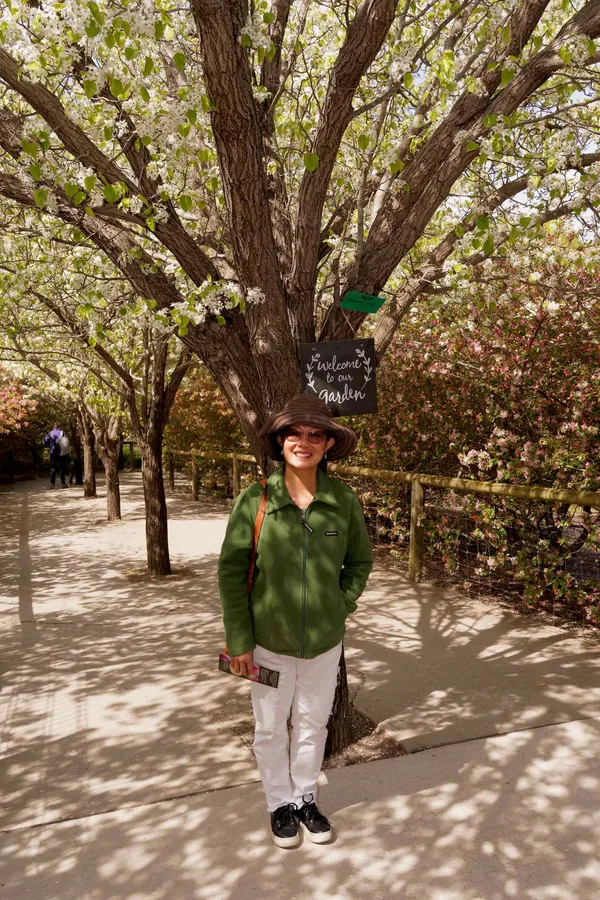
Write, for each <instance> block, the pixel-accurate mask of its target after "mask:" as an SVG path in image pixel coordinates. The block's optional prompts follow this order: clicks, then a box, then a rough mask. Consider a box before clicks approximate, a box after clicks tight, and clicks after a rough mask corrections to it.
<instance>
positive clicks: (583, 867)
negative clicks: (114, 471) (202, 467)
mask: <svg viewBox="0 0 600 900" xmlns="http://www.w3.org/2000/svg"><path fill="white" fill-rule="evenodd" d="M15 488H16V489H12V487H11V489H10V490H7V491H0V497H1V500H2V503H3V505H4V510H5V512H4V515H3V520H2V521H0V531H2V533H3V536H5V537H6V540H4V541H3V543H2V567H1V569H0V627H1V629H2V630H1V632H0V634H1V639H2V655H1V659H0V672H1V674H2V682H1V690H0V712H1V719H0V721H1V728H0V748H1V751H2V758H1V759H0V784H1V791H2V813H1V815H2V826H1V828H2V829H3V833H2V834H0V858H1V860H2V863H1V865H2V872H3V876H2V879H1V881H2V884H3V885H4V886H5V888H6V890H7V895H11V894H12V893H15V895H16V894H17V892H21V893H20V894H19V896H20V895H22V896H32V897H43V898H44V900H82V898H85V900H117V898H118V900H122V898H127V900H149V898H150V900H152V898H156V900H163V898H164V897H166V896H172V897H173V898H174V900H187V898H194V900H214V898H218V900H237V898H240V897H241V898H246V897H256V898H259V897H260V898H264V897H265V896H273V897H275V898H279V897H288V896H289V897H308V898H312V897H318V898H321V897H322V898H327V900H337V898H339V900H364V898H365V897H377V898H379V900H400V898H401V900H413V898H414V900H417V898H418V900H423V898H426V900H508V898H516V900H573V898H575V897H577V900H596V897H597V896H598V893H599V892H600V864H599V863H598V862H597V846H598V840H599V839H600V816H599V815H598V812H597V810H598V809H599V808H600V802H599V801H600V774H599V772H598V765H597V746H598V741H599V738H600V720H599V719H598V718H594V717H599V716H600V694H599V689H598V685H599V684H600V677H599V675H600V671H599V668H600V663H599V662H598V653H597V643H596V642H595V641H593V640H591V639H587V638H581V637H576V636H575V635H573V634H572V633H571V632H568V631H566V630H560V629H558V628H552V627H550V626H540V625H537V624H533V623H531V622H529V621H524V620H523V619H520V618H518V617H517V616H515V615H513V614H509V613H505V612H503V611H501V610H498V609H495V608H493V607H491V606H489V605H484V604H482V603H478V602H477V601H473V600H466V599H465V598H462V597H460V596H458V595H455V594H451V593H445V592H443V591H441V590H439V589H438V588H434V587H432V586H429V585H413V584H410V583H409V582H407V581H406V580H405V579H404V578H402V577H401V576H399V575H397V574H396V573H390V572H386V571H376V572H375V573H374V574H373V577H372V579H371V581H370V583H369V587H368V589H367V592H366V593H365V595H364V596H363V598H361V601H360V603H359V609H358V612H357V613H356V615H355V616H352V617H351V618H350V620H349V633H348V636H347V641H346V653H347V664H348V667H349V681H350V688H351V693H352V694H354V693H356V694H357V705H358V706H359V708H360V709H361V710H362V711H364V712H365V713H367V714H368V715H370V716H371V717H372V718H373V719H375V720H376V721H378V722H382V723H383V724H384V726H385V729H386V731H388V732H389V733H390V734H392V735H394V736H395V737H397V738H398V739H400V740H401V741H403V743H404V744H405V746H407V747H408V748H409V749H411V750H414V751H420V752H413V753H412V754H410V755H408V756H404V757H399V758H395V759H384V760H379V761H378V762H373V763H365V764H362V765H359V766H353V767H349V768H340V769H327V770H326V771H325V772H323V773H322V774H321V782H322V787H321V797H320V801H321V803H322V806H323V809H324V811H325V812H326V813H328V814H330V815H331V818H332V821H333V823H334V826H335V828H336V838H335V841H334V842H333V843H332V844H331V845H330V846H316V845H313V844H311V843H309V842H308V841H306V840H303V841H302V844H301V846H300V847H299V848H298V849H297V850H294V851H283V850H279V849H277V848H275V847H274V846H273V845H272V843H271V841H270V838H269V830H268V816H267V813H266V810H265V807H264V796H263V792H262V788H261V785H260V784H259V783H258V777H257V773H256V769H255V765H254V760H253V757H252V753H251V751H250V749H249V748H248V747H247V745H246V744H245V743H244V742H243V741H242V740H241V739H240V738H239V737H238V735H237V733H236V731H234V729H236V727H238V726H240V724H242V723H244V727H246V729H247V726H246V724H245V723H247V721H248V719H249V718H250V716H251V713H250V704H249V689H248V688H249V686H248V684H247V683H245V682H242V681H241V680H239V681H238V680H236V679H233V678H229V677H227V676H224V675H222V674H221V673H219V672H218V671H217V668H216V658H217V655H218V652H219V650H220V649H221V646H222V641H223V630H222V623H221V616H220V609H219V603H218V589H217V573H216V561H217V555H218V552H219V547H220V543H221V540H222V536H223V534H224V529H225V525H226V519H227V506H226V505H223V504H214V503H208V504H205V503H204V501H201V502H199V503H194V502H193V501H192V500H191V498H190V497H189V496H185V495H183V493H182V492H177V491H176V494H175V495H174V496H172V497H170V498H169V515H170V519H169V531H170V538H171V549H172V556H173V560H174V564H175V566H180V567H181V568H182V575H181V577H178V578H174V579H167V580H165V581H159V582H148V581H139V580H138V581H136V580H135V579H134V580H130V579H129V574H130V573H131V572H132V571H134V570H136V569H139V567H140V566H141V565H143V561H144V553H145V550H144V547H145V543H144V542H145V536H144V521H143V515H142V513H143V504H142V505H141V481H140V477H139V475H138V474H133V475H131V476H126V477H125V479H124V486H123V512H124V518H123V521H121V522H119V523H113V524H110V525H107V524H105V523H104V522H102V521H100V519H101V514H102V506H103V500H102V499H100V500H99V501H88V502H85V503H84V502H83V501H82V500H81V499H80V498H79V497H78V496H76V494H75V491H73V493H72V494H71V493H70V492H68V491H63V492H62V493H60V494H58V495H57V496H56V497H55V496H54V495H52V496H50V492H48V491H46V490H45V489H44V488H43V487H42V486H41V485H39V484H36V483H32V484H29V485H18V486H15ZM54 501H55V502H54ZM24 568H25V569H26V571H24ZM560 723H564V724H560ZM549 725H552V726H553V727H541V726H549ZM489 735H494V736H491V737H488V736H489ZM427 747H431V748H432V749H424V748H427ZM32 825H37V826H38V827H34V828H32V827H31V826H32Z"/></svg>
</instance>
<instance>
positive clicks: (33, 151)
mask: <svg viewBox="0 0 600 900" xmlns="http://www.w3.org/2000/svg"><path fill="white" fill-rule="evenodd" d="M21 146H22V147H23V150H24V151H25V153H26V154H27V155H28V156H31V157H33V159H37V155H38V145H37V143H36V141H30V140H28V139H27V138H25V137H24V138H22V140H21Z"/></svg>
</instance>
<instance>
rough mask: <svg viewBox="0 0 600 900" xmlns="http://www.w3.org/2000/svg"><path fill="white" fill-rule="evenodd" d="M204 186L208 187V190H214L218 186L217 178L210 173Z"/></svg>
mask: <svg viewBox="0 0 600 900" xmlns="http://www.w3.org/2000/svg"><path fill="white" fill-rule="evenodd" d="M206 186H207V188H208V189H209V191H213V192H214V191H216V190H217V188H218V187H219V179H218V178H217V176H216V175H211V177H210V178H209V179H208V183H207V185H206Z"/></svg>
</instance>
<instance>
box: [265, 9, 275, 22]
mask: <svg viewBox="0 0 600 900" xmlns="http://www.w3.org/2000/svg"><path fill="white" fill-rule="evenodd" d="M263 21H264V23H265V25H270V24H271V22H274V21H275V13H272V12H266V13H263Z"/></svg>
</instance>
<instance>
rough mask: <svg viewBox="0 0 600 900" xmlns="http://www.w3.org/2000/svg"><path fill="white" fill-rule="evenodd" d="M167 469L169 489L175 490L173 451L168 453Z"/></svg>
mask: <svg viewBox="0 0 600 900" xmlns="http://www.w3.org/2000/svg"><path fill="white" fill-rule="evenodd" d="M167 471H168V475H169V490H170V491H171V492H174V491H175V457H174V456H173V454H172V453H168V454H167Z"/></svg>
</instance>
